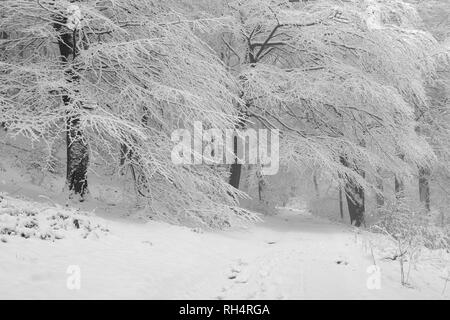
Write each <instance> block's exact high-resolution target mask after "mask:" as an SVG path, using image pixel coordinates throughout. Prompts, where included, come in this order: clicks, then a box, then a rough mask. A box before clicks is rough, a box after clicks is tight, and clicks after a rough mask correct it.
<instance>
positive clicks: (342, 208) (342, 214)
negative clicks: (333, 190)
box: [339, 186, 344, 220]
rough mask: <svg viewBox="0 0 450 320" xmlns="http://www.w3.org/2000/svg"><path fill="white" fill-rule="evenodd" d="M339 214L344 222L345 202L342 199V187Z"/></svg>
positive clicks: (340, 187)
mask: <svg viewBox="0 0 450 320" xmlns="http://www.w3.org/2000/svg"><path fill="white" fill-rule="evenodd" d="M339 214H340V215H341V219H342V220H344V202H343V199H342V186H339Z"/></svg>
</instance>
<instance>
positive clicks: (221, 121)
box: [0, 0, 253, 223]
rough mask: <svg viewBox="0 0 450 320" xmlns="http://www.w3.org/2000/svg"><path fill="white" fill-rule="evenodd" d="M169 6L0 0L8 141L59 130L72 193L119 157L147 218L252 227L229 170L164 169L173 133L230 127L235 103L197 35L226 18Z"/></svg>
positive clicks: (49, 136) (0, 118)
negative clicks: (192, 15) (238, 222)
mask: <svg viewBox="0 0 450 320" xmlns="http://www.w3.org/2000/svg"><path fill="white" fill-rule="evenodd" d="M176 8H177V6H176V2H170V1H169V2H168V1H139V0H111V1H109V0H86V1H64V0H39V1H34V0H20V1H1V2H0V12H1V22H0V30H1V31H2V34H3V33H4V34H6V35H7V36H8V37H7V39H2V40H1V50H0V54H1V57H0V90H1V98H0V108H1V113H0V122H2V123H4V125H5V126H6V127H7V129H8V133H9V134H10V135H19V134H20V135H23V136H26V137H27V138H29V139H31V140H35V141H44V142H46V143H48V144H51V143H52V141H54V137H55V136H58V135H59V136H61V133H65V134H67V150H68V158H67V160H68V161H67V164H68V166H67V169H68V170H67V182H68V187H69V189H70V191H71V192H72V193H76V194H78V195H80V196H84V194H85V193H86V192H87V189H86V187H87V183H86V179H87V178H86V176H87V172H88V171H87V169H88V162H89V158H91V159H90V162H92V161H94V160H96V161H103V163H104V164H105V165H109V166H116V167H117V166H119V163H120V159H122V164H123V168H122V169H123V170H126V169H127V168H128V169H127V172H130V175H131V176H132V177H133V179H134V183H135V185H136V190H137V194H138V195H140V197H143V198H145V199H146V204H147V207H148V208H149V209H150V210H151V211H152V212H155V213H158V214H161V215H163V216H169V215H170V216H171V217H174V216H175V219H200V221H203V222H204V221H206V220H208V221H210V222H211V221H216V222H220V221H223V220H224V219H225V220H226V219H228V218H230V219H232V218H233V217H239V218H244V219H252V218H253V216H252V215H251V214H250V213H248V212H247V211H245V210H242V209H240V208H238V207H237V203H236V202H235V200H234V199H235V193H236V192H237V190H234V189H233V188H232V187H230V186H229V185H228V184H227V183H225V181H224V175H226V173H225V172H222V171H220V170H215V169H214V168H211V167H207V166H192V167H186V166H177V165H175V164H173V163H172V161H171V157H170V156H171V150H172V142H171V133H172V132H173V130H175V129H177V128H180V127H185V128H189V127H190V126H192V124H193V123H194V121H202V122H203V124H204V125H205V126H211V127H215V128H226V127H233V126H234V125H235V123H236V122H237V121H238V113H237V112H236V108H235V105H236V104H239V100H240V99H239V96H238V90H237V88H236V83H235V81H234V78H233V77H232V76H231V75H230V74H229V73H228V72H227V70H226V68H225V66H224V65H223V63H222V62H221V61H220V59H219V58H218V57H217V56H216V54H215V52H213V51H212V50H211V48H209V47H208V45H207V44H206V43H205V42H204V41H202V39H201V38H199V37H198V36H197V35H196V34H195V33H196V32H206V31H210V30H214V28H217V27H221V26H223V25H224V24H225V23H226V19H223V18H217V19H209V18H205V19H203V18H198V19H187V18H185V17H183V15H182V14H180V13H179V12H180V11H179V10H177V9H176ZM2 38H4V37H2ZM120 149H121V150H122V151H125V152H122V153H121V152H120ZM124 155H125V158H124ZM211 223H213V222H211Z"/></svg>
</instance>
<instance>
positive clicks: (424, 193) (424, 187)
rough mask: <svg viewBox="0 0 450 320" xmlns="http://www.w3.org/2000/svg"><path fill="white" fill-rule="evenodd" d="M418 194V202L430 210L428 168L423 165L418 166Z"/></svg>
mask: <svg viewBox="0 0 450 320" xmlns="http://www.w3.org/2000/svg"><path fill="white" fill-rule="evenodd" d="M419 195H420V202H422V203H423V204H424V205H425V209H426V210H427V211H430V170H429V169H428V168H425V167H421V168H419Z"/></svg>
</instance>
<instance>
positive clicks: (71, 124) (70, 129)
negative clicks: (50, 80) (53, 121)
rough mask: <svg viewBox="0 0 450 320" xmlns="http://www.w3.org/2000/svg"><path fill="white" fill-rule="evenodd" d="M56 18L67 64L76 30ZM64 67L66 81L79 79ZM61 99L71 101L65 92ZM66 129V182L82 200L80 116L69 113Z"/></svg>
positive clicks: (85, 159)
mask: <svg viewBox="0 0 450 320" xmlns="http://www.w3.org/2000/svg"><path fill="white" fill-rule="evenodd" d="M56 19H57V21H58V22H59V23H55V24H54V29H55V30H56V31H57V32H58V33H59V38H58V47H59V52H60V58H61V61H62V62H63V63H64V64H66V65H67V64H68V62H69V59H70V57H71V56H72V59H75V58H76V56H77V48H76V39H75V37H76V32H75V31H73V32H72V31H70V30H68V29H65V28H64V27H62V24H64V23H65V18H64V17H56ZM66 67H67V68H66V71H65V77H66V81H67V82H70V83H73V82H77V81H79V77H78V76H77V75H76V74H75V73H74V72H73V70H72V69H70V68H69V66H66ZM62 99H63V102H64V104H65V105H69V104H71V103H73V101H71V99H70V97H69V96H68V95H67V93H63V96H62ZM77 108H82V105H80V104H78V105H77ZM66 130H67V134H66V145H67V172H66V173H67V175H66V183H67V186H68V188H69V192H70V193H73V194H76V195H79V196H80V198H81V199H80V200H81V201H82V200H83V199H84V196H85V195H86V193H87V192H88V183H87V169H88V165H89V148H88V144H87V142H86V140H85V139H84V137H83V131H82V129H81V127H80V116H78V115H69V116H68V117H67V119H66Z"/></svg>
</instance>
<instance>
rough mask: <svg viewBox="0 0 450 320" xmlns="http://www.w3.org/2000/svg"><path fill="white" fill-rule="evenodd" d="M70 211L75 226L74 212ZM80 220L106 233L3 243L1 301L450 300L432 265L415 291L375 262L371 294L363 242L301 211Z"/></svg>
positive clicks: (392, 268) (394, 268) (422, 271)
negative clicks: (201, 224) (250, 219)
mask: <svg viewBox="0 0 450 320" xmlns="http://www.w3.org/2000/svg"><path fill="white" fill-rule="evenodd" d="M1 203H3V205H2V206H1V209H2V210H1V211H0V217H1V216H2V213H3V214H5V212H6V211H5V210H6V209H5V208H13V207H14V208H21V209H20V211H21V212H27V210H37V211H38V212H43V211H44V210H46V211H45V212H47V214H48V215H52V214H53V215H55V214H56V213H57V212H59V213H61V212H62V213H64V211H65V210H66V211H67V210H68V209H65V208H64V207H60V206H57V207H52V205H49V204H42V203H33V202H27V201H24V200H16V199H14V198H11V197H9V196H7V195H5V194H3V200H2V202H1ZM67 212H68V216H69V220H70V216H71V215H73V214H74V211H67ZM77 214H79V215H80V216H84V213H81V212H78V213H77ZM84 217H85V218H86V219H87V220H89V221H90V222H89V223H90V225H91V226H97V225H98V226H102V227H101V228H89V229H90V232H86V233H85V234H84V235H83V232H80V229H83V228H84V226H86V223H83V225H82V226H81V227H80V229H76V228H73V231H71V229H70V228H63V229H65V230H66V231H65V233H64V234H62V235H60V236H59V238H60V239H55V240H53V241H52V240H42V239H39V238H38V237H33V236H31V237H29V238H23V237H21V236H19V235H16V236H14V235H8V236H6V235H3V236H0V240H2V241H0V298H12V299H23V298H37V299H80V298H86V299H94V298H97V299H116V298H124V299H128V298H133V299H405V298H406V299H415V298H423V299H428V298H434V299H448V298H449V297H450V289H449V290H446V292H445V293H444V294H443V293H442V291H443V289H444V284H445V281H444V280H443V279H442V278H441V277H440V271H439V268H438V267H436V266H435V265H433V264H432V263H430V261H428V260H424V262H423V263H418V264H417V265H416V266H415V269H414V270H413V271H411V275H410V284H411V285H410V286H408V287H405V286H402V285H401V284H400V281H399V278H400V273H399V264H398V262H396V261H391V260H386V259H381V258H378V259H377V260H378V261H376V263H377V265H378V266H379V267H380V268H381V272H380V283H379V284H380V285H379V288H377V285H375V286H373V285H372V286H371V285H369V286H368V285H367V283H368V280H369V278H370V277H374V276H375V277H376V276H377V275H376V274H375V273H372V274H371V273H368V271H369V272H371V270H370V266H371V265H373V257H372V254H371V250H368V249H367V248H368V246H367V239H366V237H365V236H364V234H362V233H357V232H355V231H353V230H352V229H351V228H349V227H348V226H345V225H340V224H336V223H331V222H327V221H324V220H321V219H319V218H315V217H312V216H310V215H308V214H305V213H304V212H302V211H295V210H288V209H284V210H282V213H280V214H278V215H276V216H271V217H266V218H265V219H264V222H261V223H259V224H257V225H254V226H250V227H248V228H240V229H234V230H228V231H220V232H218V231H200V230H199V229H191V228H187V227H180V226H173V225H169V224H166V223H161V222H154V221H150V222H146V223H144V222H142V221H138V220H130V218H125V217H118V216H116V217H111V216H110V217H107V216H106V214H101V213H97V214H95V215H92V214H91V213H86V215H85V216H84ZM78 220H79V221H83V218H81V219H78ZM0 222H1V221H0ZM89 223H88V224H89ZM77 232H78V233H77ZM57 238H58V237H57ZM73 266H75V269H74V267H73ZM368 268H369V270H368ZM74 270H77V272H78V271H79V276H80V277H79V288H78V287H74V286H73V285H72V286H71V285H70V283H73V282H70V281H71V280H70V278H71V277H72V276H73V275H74V273H73V272H74ZM372 271H373V270H372ZM372 279H373V278H372ZM68 282H69V285H68V284H67V283H68ZM369 282H370V281H369ZM374 283H376V281H375V282H374Z"/></svg>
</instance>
